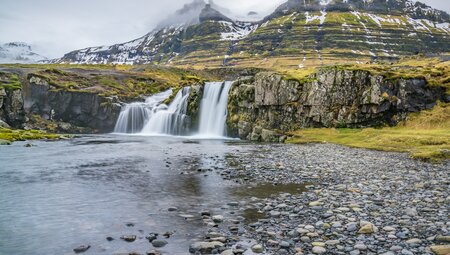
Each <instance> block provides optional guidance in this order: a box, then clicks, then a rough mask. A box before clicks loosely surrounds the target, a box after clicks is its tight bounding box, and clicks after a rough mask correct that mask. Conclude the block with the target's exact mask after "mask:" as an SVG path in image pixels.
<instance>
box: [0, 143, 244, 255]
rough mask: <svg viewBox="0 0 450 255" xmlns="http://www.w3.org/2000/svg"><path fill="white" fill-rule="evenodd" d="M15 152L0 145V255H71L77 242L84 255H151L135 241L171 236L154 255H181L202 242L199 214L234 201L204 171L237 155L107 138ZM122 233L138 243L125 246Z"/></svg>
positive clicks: (230, 148)
mask: <svg viewBox="0 0 450 255" xmlns="http://www.w3.org/2000/svg"><path fill="white" fill-rule="evenodd" d="M24 144H25V143H24V142H16V143H14V144H13V145H11V146H2V147H0V162H1V167H0V192H1V196H0V254H15V255H20V254H23V255H28V254H35V255H40V254H42V255H44V254H45V255H48V254H72V253H73V251H72V250H73V249H74V248H75V247H77V246H79V245H82V244H89V245H91V249H90V250H88V252H87V253H88V254H112V253H119V252H141V253H143V252H147V251H149V250H152V249H153V248H152V247H151V244H150V243H149V242H148V240H146V239H145V238H143V237H145V236H146V235H148V234H149V233H151V232H155V233H160V234H161V233H166V232H174V233H175V234H173V236H172V237H171V238H170V240H169V244H168V245H167V246H165V247H164V248H162V249H161V251H163V252H167V253H168V254H186V253H187V251H188V247H189V244H190V243H192V241H193V240H196V239H198V238H200V237H201V236H202V235H203V233H202V231H201V229H202V220H201V218H200V213H199V212H200V211H202V210H211V211H212V212H214V211H215V210H216V211H220V208H221V207H223V206H224V205H226V204H227V202H230V201H235V200H236V199H237V198H236V197H235V195H234V193H233V192H232V191H233V190H234V189H235V188H236V184H233V183H232V182H231V181H230V182H227V181H223V180H222V178H221V177H220V176H219V175H218V174H217V173H216V172H214V171H208V170H212V169H214V168H221V167H223V166H222V164H223V162H224V161H223V159H224V158H225V157H226V155H227V154H228V153H232V152H237V151H242V150H245V149H246V146H245V144H244V143H241V142H236V141H223V140H200V141H191V140H189V139H187V138H173V137H135V136H114V135H103V136H86V137H81V138H77V139H74V140H67V141H54V142H45V141H36V142H32V144H33V147H30V148H29V147H25V146H24ZM201 170H202V171H201ZM171 207H176V208H178V211H174V212H169V211H168V208H171ZM180 215H182V216H180ZM183 215H184V216H183ZM186 215H188V216H187V217H189V215H192V216H194V217H193V218H192V219H191V218H189V219H188V220H186V219H185V218H186ZM123 235H136V236H137V237H138V238H137V240H136V241H134V242H132V243H127V242H125V241H122V240H120V237H121V236H123ZM107 237H113V238H114V239H115V240H114V241H107V240H106V238H107Z"/></svg>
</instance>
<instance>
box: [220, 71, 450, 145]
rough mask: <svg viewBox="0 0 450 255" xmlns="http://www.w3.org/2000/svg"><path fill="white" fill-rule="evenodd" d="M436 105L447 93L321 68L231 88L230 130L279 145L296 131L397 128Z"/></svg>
mask: <svg viewBox="0 0 450 255" xmlns="http://www.w3.org/2000/svg"><path fill="white" fill-rule="evenodd" d="M437 100H448V98H447V99H446V98H445V90H444V89H443V88H441V87H437V86H436V87H435V86H428V84H427V81H426V80H425V79H423V78H412V79H389V78H385V77H384V76H381V75H372V74H371V73H370V72H368V71H363V70H344V69H340V68H322V69H319V70H318V71H317V73H315V74H312V75H310V76H309V77H307V79H304V80H301V81H299V80H295V79H290V80H289V79H285V78H284V77H283V76H282V75H279V74H277V73H273V72H262V73H258V74H257V75H256V76H255V77H247V78H243V79H240V80H238V81H236V82H235V83H234V85H233V88H232V90H231V92H230V98H229V118H228V126H229V130H230V133H231V134H234V135H237V136H239V137H240V138H242V139H248V140H254V141H280V140H283V139H284V137H283V136H282V135H281V134H282V133H283V132H286V131H292V130H295V129H300V128H307V127H368V126H377V125H381V124H386V123H387V124H395V123H397V122H398V121H401V120H404V119H405V118H406V116H407V115H408V113H411V112H418V111H421V110H425V109H430V108H432V107H433V106H435V105H436V101H437Z"/></svg>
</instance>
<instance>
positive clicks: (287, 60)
mask: <svg viewBox="0 0 450 255" xmlns="http://www.w3.org/2000/svg"><path fill="white" fill-rule="evenodd" d="M200 6H203V8H202V9H201V11H200V12H199V13H198V9H199V7H200ZM190 7H192V8H193V9H190ZM190 10H191V11H192V12H193V13H198V22H197V21H195V22H187V23H183V24H181V25H171V26H166V27H164V28H160V29H156V30H155V31H153V32H151V33H149V34H147V35H145V36H144V37H141V38H139V39H136V40H134V41H131V42H128V43H124V44H117V45H113V46H104V47H93V48H87V49H83V50H78V51H73V52H70V53H68V54H66V55H65V56H64V57H63V58H61V59H57V60H55V61H54V62H56V63H91V64H98V63H102V64H105V63H112V64H145V63H155V64H174V65H204V66H220V65H224V64H226V65H253V66H254V65H258V66H264V65H280V64H283V65H288V66H290V67H297V68H298V67H300V68H301V67H305V66H307V65H317V64H323V63H328V62H331V63H333V62H334V61H342V60H345V61H357V62H363V61H367V60H370V59H385V60H395V59H397V58H399V57H401V56H407V55H413V54H418V53H425V54H428V53H433V54H441V53H449V52H450V24H449V23H450V17H449V15H448V14H447V13H445V12H442V11H439V10H435V9H433V8H431V7H429V6H426V5H424V4H421V3H413V2H412V1H410V0H289V1H287V2H286V3H285V4H283V5H281V6H280V7H278V8H277V9H276V10H275V11H274V13H273V14H271V15H270V16H268V17H266V18H265V19H264V20H262V21H260V22H238V21H233V20H231V19H229V18H228V17H227V16H225V15H224V14H222V13H221V12H220V11H218V10H217V9H215V8H214V6H211V5H209V4H205V3H203V2H202V1H201V0H195V1H194V2H193V3H192V4H191V5H186V6H185V7H184V8H183V11H182V13H190Z"/></svg>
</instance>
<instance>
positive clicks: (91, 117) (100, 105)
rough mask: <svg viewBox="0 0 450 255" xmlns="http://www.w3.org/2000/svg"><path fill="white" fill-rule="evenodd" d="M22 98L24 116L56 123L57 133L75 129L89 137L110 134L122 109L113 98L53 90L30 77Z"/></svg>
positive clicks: (42, 82)
mask: <svg viewBox="0 0 450 255" xmlns="http://www.w3.org/2000/svg"><path fill="white" fill-rule="evenodd" d="M22 96H23V101H24V104H23V105H24V110H25V112H26V114H27V115H29V116H38V117H40V118H41V119H44V120H50V121H56V123H57V125H58V128H59V129H60V131H66V132H73V131H74V130H76V129H74V127H81V129H80V131H81V130H82V131H84V132H86V131H87V132H90V133H91V132H102V133H106V132H112V131H113V129H114V125H115V123H116V120H117V117H118V116H119V113H120V109H121V105H120V104H119V102H118V101H117V98H116V97H104V96H101V95H99V94H98V93H91V92H70V91H64V90H55V88H54V87H52V86H51V85H50V84H49V83H48V82H47V81H46V80H44V79H42V78H40V77H38V76H33V75H29V76H28V83H27V84H26V85H24V86H23V90H22ZM58 123H59V124H58ZM61 123H65V124H61Z"/></svg>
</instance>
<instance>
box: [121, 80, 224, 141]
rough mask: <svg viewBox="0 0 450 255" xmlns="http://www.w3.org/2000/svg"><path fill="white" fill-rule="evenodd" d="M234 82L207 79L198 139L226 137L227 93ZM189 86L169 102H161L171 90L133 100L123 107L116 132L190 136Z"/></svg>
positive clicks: (201, 105) (201, 106) (168, 95)
mask: <svg viewBox="0 0 450 255" xmlns="http://www.w3.org/2000/svg"><path fill="white" fill-rule="evenodd" d="M231 84H232V82H230V81H227V82H208V83H206V84H205V87H204V91H203V97H202V100H201V103H200V111H199V112H200V114H199V130H198V133H197V135H196V137H198V138H223V137H225V136H226V120H227V114H228V112H227V108H228V93H229V91H230V88H231ZM189 92H190V88H189V87H185V88H183V89H181V90H180V91H178V93H177V95H176V96H175V98H174V100H173V101H172V103H171V104H170V105H165V104H163V103H162V102H163V101H164V100H166V99H167V98H169V97H170V95H172V90H168V91H166V92H163V93H159V94H156V95H153V96H151V97H148V98H147V99H146V101H145V102H144V103H142V102H140V103H131V104H127V105H125V106H124V107H123V109H122V111H121V113H120V116H119V119H118V120H117V123H116V127H115V129H114V132H115V133H128V134H139V135H176V136H181V135H188V134H189V133H192V130H189V126H190V118H189V117H188V116H187V115H186V113H187V106H188V99H189Z"/></svg>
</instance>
